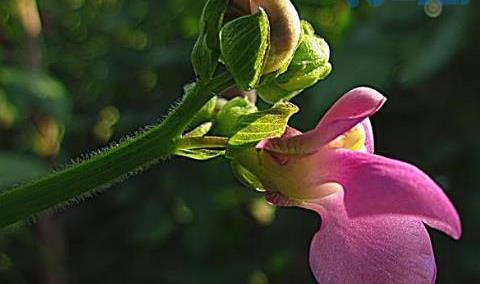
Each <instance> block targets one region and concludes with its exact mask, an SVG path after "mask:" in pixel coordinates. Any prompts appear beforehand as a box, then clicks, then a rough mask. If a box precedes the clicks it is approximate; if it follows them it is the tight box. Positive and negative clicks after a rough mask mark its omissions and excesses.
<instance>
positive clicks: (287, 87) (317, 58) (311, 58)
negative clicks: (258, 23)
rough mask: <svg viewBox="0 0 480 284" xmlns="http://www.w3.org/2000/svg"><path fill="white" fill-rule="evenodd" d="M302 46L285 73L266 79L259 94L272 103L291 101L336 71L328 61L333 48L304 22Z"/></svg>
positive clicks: (258, 90) (259, 89)
mask: <svg viewBox="0 0 480 284" xmlns="http://www.w3.org/2000/svg"><path fill="white" fill-rule="evenodd" d="M302 27H303V33H302V36H301V40H300V44H299V45H298V48H297V50H296V51H295V54H294V56H293V59H292V61H291V62H290V65H289V66H288V69H287V71H286V72H285V73H283V74H281V75H280V76H278V77H276V78H271V79H270V80H266V81H265V82H264V83H263V84H261V85H260V86H259V87H258V88H257V93H258V95H259V96H260V97H261V98H262V99H263V100H265V101H266V102H269V103H275V102H277V101H279V100H281V99H283V100H288V99H291V98H292V97H293V96H295V95H297V94H298V93H299V92H301V91H302V90H303V89H305V88H308V87H310V86H312V85H314V84H315V83H317V82H318V81H319V80H321V79H324V78H325V77H326V76H327V75H328V74H330V71H331V69H332V66H331V64H330V63H329V62H328V61H329V59H330V48H329V46H328V44H327V42H326V41H325V40H324V39H323V38H321V37H319V36H317V35H315V31H314V30H313V27H312V26H311V25H310V24H309V23H307V22H305V21H303V22H302Z"/></svg>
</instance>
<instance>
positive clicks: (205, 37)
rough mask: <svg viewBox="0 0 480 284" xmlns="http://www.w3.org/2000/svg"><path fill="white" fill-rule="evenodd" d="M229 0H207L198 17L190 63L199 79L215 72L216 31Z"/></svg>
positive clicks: (217, 54)
mask: <svg viewBox="0 0 480 284" xmlns="http://www.w3.org/2000/svg"><path fill="white" fill-rule="evenodd" d="M228 2H229V0H208V2H207V3H206V4H205V7H204V9H203V12H202V16H201V18H200V34H199V35H198V39H197V42H196V43H195V46H194V47H193V50H192V65H193V69H194V70H195V73H196V74H197V76H198V77H200V79H204V80H208V79H210V78H211V77H212V76H213V74H214V73H215V70H216V67H217V64H218V59H219V58H220V50H219V47H218V32H219V31H220V28H221V26H222V23H223V16H224V14H225V10H226V9H227V5H228Z"/></svg>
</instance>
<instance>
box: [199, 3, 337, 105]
mask: <svg viewBox="0 0 480 284" xmlns="http://www.w3.org/2000/svg"><path fill="white" fill-rule="evenodd" d="M200 30H201V31H200V36H199V40H198V41H197V44H196V45H195V48H194V52H193V54H192V62H193V65H194V69H195V71H196V72H197V75H198V76H199V77H200V78H202V77H203V78H205V77H207V78H208V77H211V76H213V74H214V73H215V70H216V67H217V64H218V62H222V63H223V64H224V65H225V67H226V69H227V70H228V72H229V73H230V74H231V75H232V76H233V78H234V79H235V82H236V85H237V86H238V87H239V88H240V89H241V90H242V91H251V90H255V91H256V93H257V94H258V96H259V97H260V98H261V99H262V100H263V101H265V102H267V103H270V104H273V103H276V102H278V101H281V100H289V99H291V98H292V97H294V96H295V95H297V94H299V93H300V92H301V91H302V90H303V89H305V88H307V87H310V86H311V85H313V84H315V83H316V82H317V81H319V80H321V79H323V78H325V77H326V76H327V75H328V74H329V73H330V71H331V65H330V63H329V62H328V61H329V55H330V51H329V47H328V44H327V43H326V42H325V40H324V39H323V38H321V37H319V36H317V35H315V31H314V30H313V28H312V26H311V25H310V24H308V23H307V22H306V21H302V20H300V17H299V15H298V12H297V10H296V9H295V7H294V6H293V4H292V2H290V0H230V1H229V0H209V1H207V4H206V6H205V9H204V12H203V15H202V20H201V27H200Z"/></svg>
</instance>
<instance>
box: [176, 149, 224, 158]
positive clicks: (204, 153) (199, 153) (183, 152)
mask: <svg viewBox="0 0 480 284" xmlns="http://www.w3.org/2000/svg"><path fill="white" fill-rule="evenodd" d="M175 155H177V156H182V157H187V158H190V159H194V160H200V161H204V160H210V159H213V158H216V157H219V156H222V155H225V150H215V149H179V150H177V151H176V152H175Z"/></svg>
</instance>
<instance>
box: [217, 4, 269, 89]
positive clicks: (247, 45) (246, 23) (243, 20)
mask: <svg viewBox="0 0 480 284" xmlns="http://www.w3.org/2000/svg"><path fill="white" fill-rule="evenodd" d="M269 34H270V26H269V23H268V17H267V14H266V13H265V11H264V10H263V9H260V10H259V12H258V13H256V14H255V15H251V16H243V17H240V18H237V19H236V20H234V21H232V22H229V23H228V24H226V25H225V26H224V27H223V28H222V30H221V31H220V50H221V52H222V58H223V61H224V62H225V66H226V67H227V69H228V71H230V73H231V74H232V76H233V78H234V79H235V82H236V83H237V85H238V86H239V87H240V88H242V89H243V90H248V89H252V88H254V87H255V86H256V85H257V84H258V82H259V80H260V77H261V75H262V73H263V68H264V65H265V58H266V55H267V51H268V42H269Z"/></svg>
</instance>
